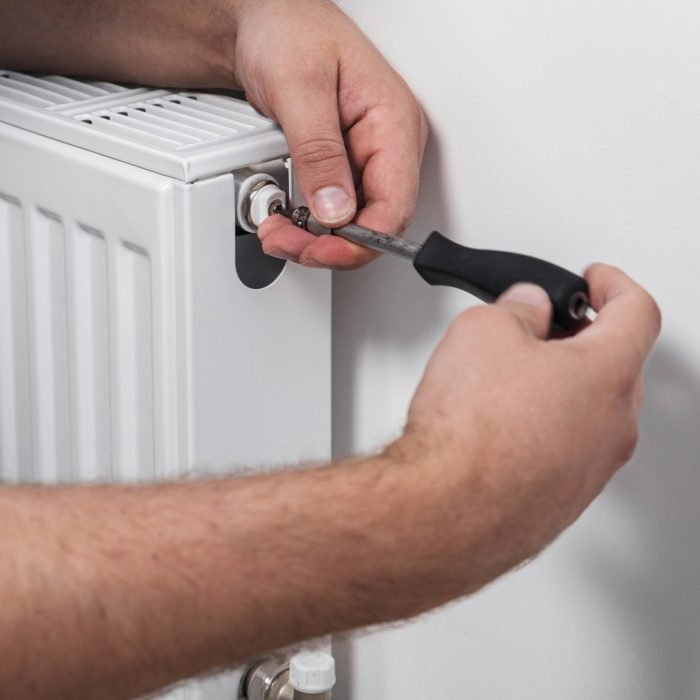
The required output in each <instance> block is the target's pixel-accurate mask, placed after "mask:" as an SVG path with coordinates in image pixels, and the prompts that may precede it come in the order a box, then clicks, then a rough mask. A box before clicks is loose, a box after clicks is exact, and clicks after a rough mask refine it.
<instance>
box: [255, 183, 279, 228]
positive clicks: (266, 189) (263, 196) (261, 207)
mask: <svg viewBox="0 0 700 700" xmlns="http://www.w3.org/2000/svg"><path fill="white" fill-rule="evenodd" d="M286 201H287V197H286V195H285V194H284V192H283V191H282V190H281V189H280V188H279V187H278V186H277V185H273V184H269V185H265V186H263V187H261V188H260V189H259V190H258V191H257V192H256V193H255V194H254V195H253V198H252V200H251V203H250V219H251V221H252V222H253V223H254V224H255V225H256V226H260V224H261V223H262V222H263V221H265V219H267V217H268V216H270V206H271V205H272V203H273V202H279V203H280V204H281V205H282V206H284V205H285V203H286Z"/></svg>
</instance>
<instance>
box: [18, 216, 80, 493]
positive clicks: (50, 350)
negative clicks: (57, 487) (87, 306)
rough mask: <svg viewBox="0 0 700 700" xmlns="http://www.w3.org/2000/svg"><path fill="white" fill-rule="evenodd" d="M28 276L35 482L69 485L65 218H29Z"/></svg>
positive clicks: (70, 448)
mask: <svg viewBox="0 0 700 700" xmlns="http://www.w3.org/2000/svg"><path fill="white" fill-rule="evenodd" d="M29 234H30V235H29V237H28V239H27V243H28V245H29V251H30V253H29V256H28V261H27V262H28V263H29V264H28V267H27V269H28V277H29V290H30V299H31V305H30V319H31V322H30V327H29V333H30V338H31V344H32V347H33V348H34V353H33V357H32V370H31V384H32V395H33V401H32V405H33V411H32V413H33V436H34V465H35V470H34V474H33V477H34V479H36V480H40V481H42V482H44V483H59V482H64V481H70V477H71V474H70V466H71V464H72V445H71V430H70V413H69V411H68V407H69V406H70V378H69V374H68V373H69V366H68V328H67V303H68V297H67V290H66V284H67V280H66V230H65V226H64V224H63V221H62V220H61V218H60V217H59V216H58V215H57V214H55V213H53V212H50V211H47V210H44V209H40V208H37V209H35V210H34V211H32V212H30V214H29Z"/></svg>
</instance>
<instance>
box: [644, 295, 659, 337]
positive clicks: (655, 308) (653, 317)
mask: <svg viewBox="0 0 700 700" xmlns="http://www.w3.org/2000/svg"><path fill="white" fill-rule="evenodd" d="M645 294H646V301H647V306H648V314H649V319H650V322H651V325H652V328H653V329H654V335H655V336H656V337H658V335H659V333H661V326H662V325H663V317H662V314H661V309H660V308H659V305H658V304H657V303H656V300H655V299H654V297H652V296H651V294H649V293H647V292H645Z"/></svg>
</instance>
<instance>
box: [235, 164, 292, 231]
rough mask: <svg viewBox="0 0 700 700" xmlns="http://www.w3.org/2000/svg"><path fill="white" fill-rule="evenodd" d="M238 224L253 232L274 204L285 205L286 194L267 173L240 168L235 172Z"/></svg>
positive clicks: (268, 214)
mask: <svg viewBox="0 0 700 700" xmlns="http://www.w3.org/2000/svg"><path fill="white" fill-rule="evenodd" d="M235 181H236V190H237V192H236V214H237V218H238V225H239V226H240V227H241V228H242V229H244V230H246V231H248V233H255V232H256V231H257V230H258V226H260V224H261V223H262V222H263V221H265V219H267V217H268V216H270V210H271V209H273V207H275V206H280V207H282V208H284V207H286V204H287V195H286V193H285V192H284V190H283V189H282V188H281V187H280V185H279V183H278V182H277V180H276V179H275V178H274V177H273V176H272V175H270V174H269V173H261V172H254V171H253V170H240V171H238V172H236V173H235Z"/></svg>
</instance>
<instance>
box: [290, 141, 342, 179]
mask: <svg viewBox="0 0 700 700" xmlns="http://www.w3.org/2000/svg"><path fill="white" fill-rule="evenodd" d="M294 160H295V161H296V163H297V164H298V165H300V166H301V167H302V168H313V169H316V170H318V169H320V168H323V170H324V172H328V171H331V170H334V169H336V168H337V167H340V166H341V165H343V166H344V165H345V164H346V161H347V154H346V152H345V144H344V143H343V142H342V141H341V140H340V139H339V138H334V137H332V136H327V137H316V138H313V139H308V140H305V141H301V142H300V143H297V144H296V146H295V148H294Z"/></svg>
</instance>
